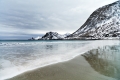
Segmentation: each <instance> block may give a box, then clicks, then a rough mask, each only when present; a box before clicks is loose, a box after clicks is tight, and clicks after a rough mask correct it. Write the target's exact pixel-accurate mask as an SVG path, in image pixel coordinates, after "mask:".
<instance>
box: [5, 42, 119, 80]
mask: <svg viewBox="0 0 120 80" xmlns="http://www.w3.org/2000/svg"><path fill="white" fill-rule="evenodd" d="M100 42H101V43H102V44H99V45H96V46H91V45H94V44H96V43H100ZM107 42H108V41H107ZM110 42H111V41H110ZM110 42H108V43H110ZM118 42H119V41H118ZM118 42H117V43H118ZM108 43H106V44H103V42H102V41H96V42H92V43H91V44H88V45H86V46H84V47H82V48H81V53H79V54H77V55H74V56H72V58H69V59H66V60H62V61H58V62H54V63H50V64H47V65H43V66H39V67H36V68H32V69H28V70H25V71H23V72H21V73H18V74H17V75H15V76H19V75H21V74H24V73H26V72H29V71H32V70H36V69H39V68H44V67H47V66H51V65H55V64H59V63H62V62H67V61H70V60H73V59H75V58H76V57H78V56H80V55H81V54H83V53H86V52H87V51H89V50H92V49H96V48H98V47H102V46H105V45H115V44H116V43H111V44H108ZM85 49H86V50H85ZM78 50H79V49H78ZM75 52H77V50H76V51H74V52H72V53H75ZM15 76H12V77H15ZM12 77H7V78H4V79H5V80H7V79H9V78H12ZM4 79H3V80H4Z"/></svg>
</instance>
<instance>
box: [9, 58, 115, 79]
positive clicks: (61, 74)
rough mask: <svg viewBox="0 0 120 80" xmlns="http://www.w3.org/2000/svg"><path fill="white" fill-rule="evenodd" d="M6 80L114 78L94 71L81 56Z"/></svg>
mask: <svg viewBox="0 0 120 80" xmlns="http://www.w3.org/2000/svg"><path fill="white" fill-rule="evenodd" d="M7 80H115V79H114V78H110V77H107V76H104V75H101V74H99V73H98V72H96V71H94V69H93V68H92V67H91V66H90V64H89V63H88V62H87V61H86V60H85V59H84V57H82V56H77V57H76V58H74V59H72V60H69V61H66V62H61V63H57V64H53V65H49V66H46V67H42V68H38V69H35V70H31V71H28V72H25V73H23V74H20V75H18V76H15V77H13V78H11V79H7Z"/></svg>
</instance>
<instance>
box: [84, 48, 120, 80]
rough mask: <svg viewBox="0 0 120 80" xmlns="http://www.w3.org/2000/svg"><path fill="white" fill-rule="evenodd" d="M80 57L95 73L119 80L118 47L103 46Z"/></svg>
mask: <svg viewBox="0 0 120 80" xmlns="http://www.w3.org/2000/svg"><path fill="white" fill-rule="evenodd" d="M82 56H84V58H85V59H86V60H87V61H88V63H89V64H90V65H91V67H92V68H93V69H94V70H95V71H97V72H99V73H100V74H103V75H105V76H108V77H112V78H116V79H117V80H120V63H119V62H120V46H111V47H110V46H105V47H102V48H98V49H94V50H90V51H88V52H87V53H85V54H83V55H82Z"/></svg>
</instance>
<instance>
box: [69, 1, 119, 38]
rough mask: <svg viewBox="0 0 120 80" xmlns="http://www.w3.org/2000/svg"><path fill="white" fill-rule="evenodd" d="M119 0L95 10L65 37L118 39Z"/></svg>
mask: <svg viewBox="0 0 120 80" xmlns="http://www.w3.org/2000/svg"><path fill="white" fill-rule="evenodd" d="M119 37H120V1H117V2H114V3H112V4H109V5H106V6H103V7H101V8H99V9H97V10H95V11H94V12H93V13H92V14H91V15H90V17H89V18H88V19H87V21H86V22H85V23H84V24H83V25H82V26H81V27H80V28H79V29H78V30H77V31H75V32H74V33H73V34H71V35H70V36H68V37H67V39H119Z"/></svg>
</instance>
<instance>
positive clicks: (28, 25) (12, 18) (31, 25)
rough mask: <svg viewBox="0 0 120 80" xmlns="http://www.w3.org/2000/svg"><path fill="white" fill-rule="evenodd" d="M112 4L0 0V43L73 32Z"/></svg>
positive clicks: (79, 0) (93, 0)
mask: <svg viewBox="0 0 120 80" xmlns="http://www.w3.org/2000/svg"><path fill="white" fill-rule="evenodd" d="M115 1H116V0H0V40H6V39H7V40H8V39H11V40H13V39H29V38H31V37H37V36H42V35H43V34H45V33H46V32H49V31H53V32H58V33H60V34H65V33H73V32H75V31H76V30H77V29H78V28H80V26H82V24H84V22H85V21H86V20H87V18H88V17H89V16H90V14H91V13H92V12H93V11H94V10H96V9H97V8H99V7H102V6H104V5H107V4H110V3H113V2H115Z"/></svg>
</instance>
